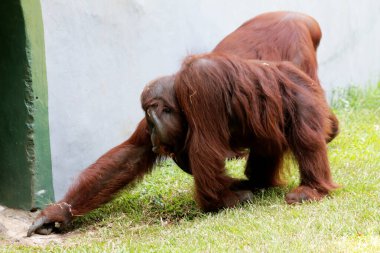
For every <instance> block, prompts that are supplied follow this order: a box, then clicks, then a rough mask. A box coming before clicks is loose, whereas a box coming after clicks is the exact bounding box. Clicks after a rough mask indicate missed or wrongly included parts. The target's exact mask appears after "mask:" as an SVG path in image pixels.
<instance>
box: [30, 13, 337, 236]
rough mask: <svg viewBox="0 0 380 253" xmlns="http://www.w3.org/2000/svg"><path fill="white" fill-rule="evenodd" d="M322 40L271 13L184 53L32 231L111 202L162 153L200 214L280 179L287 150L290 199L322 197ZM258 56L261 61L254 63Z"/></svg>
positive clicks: (302, 22)
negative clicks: (117, 137)
mask: <svg viewBox="0 0 380 253" xmlns="http://www.w3.org/2000/svg"><path fill="white" fill-rule="evenodd" d="M280 27H281V29H280ZM320 37H321V33H320V30H319V26H318V23H316V21H315V20H314V19H312V18H311V17H308V16H306V15H303V14H297V13H288V12H276V13H267V14H263V15H260V16H258V17H257V18H254V19H252V20H250V21H248V22H247V23H245V24H243V25H242V26H241V27H240V28H238V29H237V30H236V31H234V32H233V33H232V34H230V35H229V36H227V37H226V38H225V39H224V40H223V41H222V42H221V43H219V45H218V46H217V47H216V48H215V49H214V50H213V52H212V53H209V54H203V55H194V56H190V57H187V58H186V59H185V61H184V62H183V64H182V68H181V69H180V71H179V72H177V73H176V74H174V75H172V76H165V77H161V78H159V79H156V80H154V81H152V82H151V83H150V84H148V85H147V86H146V87H145V89H144V91H143V93H142V95H141V103H142V107H143V109H144V111H145V118H144V119H142V120H141V121H140V123H139V124H138V126H137V129H136V130H135V132H134V133H133V134H132V136H131V137H130V138H129V139H128V140H127V141H125V142H124V143H122V144H120V145H118V146H116V147H114V148H113V149H111V150H110V151H108V152H107V153H106V154H104V155H103V156H101V157H100V158H99V159H98V160H97V161H96V162H95V163H94V164H92V165H91V166H89V167H88V168H87V169H85V170H84V171H83V172H82V173H81V174H80V175H79V177H78V179H77V180H76V181H75V182H74V184H73V185H72V186H71V187H70V189H69V190H68V192H67V193H66V195H65V196H64V198H63V199H62V200H60V201H58V202H57V203H55V204H51V205H49V206H47V207H46V208H45V209H43V210H42V211H41V213H40V214H39V215H38V217H37V219H36V221H35V222H34V223H33V224H32V226H31V227H30V228H29V231H28V236H31V235H32V234H33V233H34V232H36V233H40V234H48V233H50V232H51V231H52V229H53V227H54V223H55V222H59V223H62V224H64V225H65V224H68V223H69V222H70V221H71V220H72V219H73V218H75V216H79V215H83V214H85V213H87V212H89V211H91V210H93V209H95V208H97V207H99V206H100V205H102V204H104V203H106V202H108V201H110V200H111V199H112V198H113V197H114V196H115V193H117V192H118V191H119V190H120V189H122V188H124V187H125V186H127V185H129V184H130V183H132V182H135V181H137V180H139V179H141V178H142V177H143V176H144V175H145V174H147V173H149V172H150V171H151V170H152V169H153V168H154V166H155V164H156V163H157V161H159V160H161V159H162V158H164V157H172V158H173V160H174V161H175V162H176V163H177V164H178V165H179V167H180V168H181V169H182V170H184V171H186V172H187V173H189V174H192V175H193V176H194V181H195V190H196V191H195V192H196V196H195V198H196V201H197V203H198V205H199V206H200V208H201V209H202V210H204V211H217V210H219V209H221V208H226V207H233V206H236V205H237V204H239V203H241V202H244V201H246V200H249V199H251V198H252V192H254V191H256V190H257V189H262V188H267V187H272V186H277V185H281V184H282V183H283V182H282V180H281V172H282V160H283V156H284V154H285V153H286V152H288V151H291V152H292V153H293V155H294V157H295V159H296V160H297V162H298V164H299V169H300V176H301V181H300V186H299V187H297V188H296V189H294V190H293V191H292V192H290V193H288V194H287V195H286V202H287V203H289V204H292V203H301V202H303V201H307V200H320V199H321V198H323V197H324V196H326V195H327V194H328V193H329V192H330V191H331V190H332V189H334V188H336V187H337V185H336V184H334V183H333V181H332V179H331V175H330V168H329V163H328V159H327V152H326V140H327V141H331V140H332V139H333V138H334V137H335V136H336V134H337V133H338V124H337V123H338V122H337V120H336V118H335V116H334V115H333V114H332V113H331V112H330V109H329V108H328V105H327V103H326V99H325V96H324V93H323V90H322V88H321V86H320V84H319V80H318V77H317V75H316V70H317V63H316V54H315V50H316V48H317V46H318V44H319V40H320ZM234 45H235V46H234ZM297 49H298V50H297ZM256 58H257V59H265V60H266V61H257V60H250V59H256ZM281 60H284V61H291V62H292V63H294V65H295V66H297V67H295V66H294V65H293V64H292V63H289V62H279V61H281ZM302 70H303V71H305V72H303V71H302ZM305 73H306V74H305ZM313 73H315V75H314V74H313ZM247 148H248V149H249V156H248V158H247V164H246V169H245V175H246V177H247V179H246V180H237V179H234V178H231V177H229V176H228V175H227V174H226V171H225V168H224V161H225V159H226V158H227V157H230V156H231V154H238V153H239V152H241V150H242V149H244V150H245V149H247Z"/></svg>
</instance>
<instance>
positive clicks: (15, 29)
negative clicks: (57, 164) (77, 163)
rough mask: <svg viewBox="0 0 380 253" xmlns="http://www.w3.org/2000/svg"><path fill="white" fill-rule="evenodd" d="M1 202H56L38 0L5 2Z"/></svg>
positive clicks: (0, 28) (0, 42) (0, 67)
mask: <svg viewBox="0 0 380 253" xmlns="http://www.w3.org/2000/svg"><path fill="white" fill-rule="evenodd" d="M0 12H1V13H0V161H1V162H0V203H1V204H5V205H7V206H10V207H18V208H23V209H31V208H35V207H42V206H43V205H44V204H46V203H49V202H51V201H52V200H53V188H52V178H51V158H50V143H49V126H48V111H47V110H48V105H47V81H46V67H45V55H44V41H43V25H42V18H41V8H40V3H39V1H38V0H27V1H16V0H2V1H1V2H0Z"/></svg>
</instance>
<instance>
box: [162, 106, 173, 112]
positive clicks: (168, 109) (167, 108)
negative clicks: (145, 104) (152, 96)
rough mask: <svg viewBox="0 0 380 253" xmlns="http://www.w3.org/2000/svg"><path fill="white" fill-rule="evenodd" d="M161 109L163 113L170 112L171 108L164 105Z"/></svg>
mask: <svg viewBox="0 0 380 253" xmlns="http://www.w3.org/2000/svg"><path fill="white" fill-rule="evenodd" d="M162 111H163V112H164V113H171V112H172V110H171V109H170V108H169V107H164V109H163V110H162Z"/></svg>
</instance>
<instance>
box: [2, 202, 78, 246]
mask: <svg viewBox="0 0 380 253" xmlns="http://www.w3.org/2000/svg"><path fill="white" fill-rule="evenodd" d="M37 214H38V212H35V213H32V212H28V211H23V210H18V209H12V208H7V207H4V206H0V240H2V241H5V242H6V243H9V244H15V243H19V244H22V245H30V246H44V245H47V244H49V243H54V244H62V243H63V242H64V241H65V240H66V239H67V238H68V237H70V236H71V235H72V233H69V234H64V235H58V234H51V235H38V234H33V235H32V236H31V237H26V233H27V231H28V228H29V226H30V225H31V224H32V223H33V220H34V218H35V217H36V216H37Z"/></svg>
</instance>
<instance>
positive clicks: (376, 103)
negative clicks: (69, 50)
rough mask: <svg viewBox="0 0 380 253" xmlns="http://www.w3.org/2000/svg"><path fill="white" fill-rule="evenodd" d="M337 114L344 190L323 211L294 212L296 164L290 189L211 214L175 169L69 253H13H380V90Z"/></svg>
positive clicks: (75, 240) (238, 166)
mask: <svg viewBox="0 0 380 253" xmlns="http://www.w3.org/2000/svg"><path fill="white" fill-rule="evenodd" d="M333 106H334V110H335V112H336V114H337V116H338V118H339V120H340V127H341V132H340V134H339V136H338V137H337V138H336V139H335V140H334V141H333V142H332V143H330V144H329V159H330V163H331V168H332V174H333V177H334V180H335V181H336V182H337V183H339V184H341V186H342V188H340V189H338V190H336V191H334V192H333V193H332V195H331V197H329V198H326V199H324V200H323V201H321V202H314V203H306V204H302V205H294V206H290V205H287V204H286V203H285V201H284V195H285V194H286V192H288V191H289V190H290V189H291V188H293V187H295V186H296V185H297V184H298V180H299V178H298V175H297V173H296V170H297V169H296V166H295V165H294V163H292V162H291V161H287V163H286V166H289V167H290V169H289V170H290V173H289V176H288V182H289V185H288V186H287V187H284V188H273V189H269V190H266V191H262V192H260V193H259V194H257V195H256V196H255V198H254V200H253V201H252V202H251V203H248V204H245V205H243V206H240V207H237V208H234V209H227V210H223V211H221V212H219V213H217V214H204V213H201V212H200V211H199V210H198V209H197V207H196V204H195V202H194V200H193V199H192V191H193V188H192V187H193V179H192V177H190V176H189V175H187V174H185V173H184V172H182V171H181V170H180V169H179V168H177V167H176V166H175V165H174V163H173V162H171V161H166V162H163V164H162V165H161V166H159V168H157V169H156V170H155V171H154V172H153V173H152V174H151V175H149V176H147V177H146V178H145V179H144V180H143V181H142V182H141V183H140V184H137V185H136V187H134V188H131V189H126V191H123V192H122V193H121V194H120V195H119V197H118V198H116V199H115V200H114V201H112V202H111V203H109V204H107V205H105V206H104V207H102V208H100V209H98V210H96V211H94V212H92V213H91V214H89V215H86V216H85V217H82V218H81V219H79V220H77V221H76V222H75V224H74V226H75V227H76V228H77V230H75V231H74V232H73V235H72V236H69V239H68V240H66V242H65V247H64V249H63V248H62V246H61V245H49V246H47V247H44V248H37V247H34V248H27V247H23V246H6V248H5V250H8V251H16V250H19V251H33V252H34V251H36V250H43V251H52V252H380V112H379V110H380V84H379V85H378V86H377V87H375V88H369V89H367V90H365V91H363V90H360V89H357V88H351V89H349V90H348V91H347V92H345V93H341V95H340V96H339V97H338V98H336V100H335V102H334V103H333ZM244 165H245V161H244V160H232V161H228V162H227V167H228V170H229V173H230V174H231V175H234V176H237V177H243V173H242V171H243V168H244ZM78 228H79V229H78ZM78 230H79V231H78Z"/></svg>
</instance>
